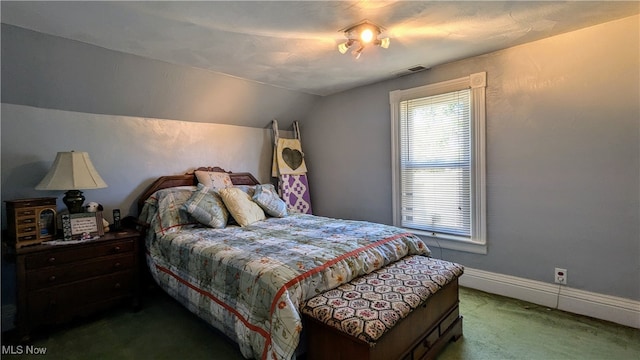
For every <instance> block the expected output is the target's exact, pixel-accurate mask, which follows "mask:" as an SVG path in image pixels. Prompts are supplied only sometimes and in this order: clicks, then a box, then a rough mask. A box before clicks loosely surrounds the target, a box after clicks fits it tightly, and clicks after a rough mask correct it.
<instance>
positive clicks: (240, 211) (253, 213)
mask: <svg viewBox="0 0 640 360" xmlns="http://www.w3.org/2000/svg"><path fill="white" fill-rule="evenodd" d="M219 193H220V197H222V201H224V205H225V206H226V207H227V210H229V213H230V214H231V216H233V218H234V219H235V221H236V222H237V223H238V225H240V226H247V225H250V224H253V223H254V222H256V221H260V220H264V219H266V215H265V214H264V211H262V208H260V206H258V204H256V203H254V202H253V201H251V197H249V195H248V194H247V193H245V192H244V191H242V190H241V189H238V188H236V187H228V188H225V189H221V190H220V192H219Z"/></svg>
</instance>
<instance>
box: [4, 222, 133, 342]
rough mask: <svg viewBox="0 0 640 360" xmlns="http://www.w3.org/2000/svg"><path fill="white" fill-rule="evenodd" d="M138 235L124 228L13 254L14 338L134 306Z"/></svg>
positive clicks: (16, 251)
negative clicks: (126, 303)
mask: <svg viewBox="0 0 640 360" xmlns="http://www.w3.org/2000/svg"><path fill="white" fill-rule="evenodd" d="M139 242H140V232H138V231H136V230H132V229H124V230H121V231H114V232H110V233H107V234H105V235H104V236H102V237H100V239H96V240H90V241H86V242H82V243H76V244H64V245H50V244H47V243H44V244H42V245H36V246H29V247H24V248H20V249H16V250H15V254H16V274H17V292H18V301H17V302H18V304H17V317H16V325H17V330H18V335H19V336H20V337H21V338H22V339H23V340H27V339H28V338H29V335H30V333H31V332H32V331H33V330H35V329H37V328H40V327H42V326H44V325H55V324H60V323H64V322H68V321H70V320H72V319H73V318H75V317H81V316H87V315H89V314H92V313H94V312H97V311H99V310H104V309H107V308H109V307H112V306H114V305H116V304H119V303H121V302H122V301H124V300H127V299H131V300H132V305H133V306H134V307H137V306H138V305H139V299H138V293H139V284H138V278H139V273H140V271H139V265H138V264H139V250H138V248H139Z"/></svg>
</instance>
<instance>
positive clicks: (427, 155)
mask: <svg viewBox="0 0 640 360" xmlns="http://www.w3.org/2000/svg"><path fill="white" fill-rule="evenodd" d="M470 101H471V94H470V90H469V89H464V90H460V91H454V92H449V93H445V94H440V95H435V96H429V97H423V98H419V99H412V100H406V101H402V102H400V121H401V126H400V131H401V144H402V145H401V155H400V163H401V165H400V166H401V187H402V189H401V196H402V199H401V207H402V210H401V211H402V218H401V225H402V226H403V227H408V228H414V229H419V230H425V231H429V232H435V233H443V234H450V235H458V236H464V237H470V236H471V193H470V186H471V180H470V176H471V138H470V136H471V115H470Z"/></svg>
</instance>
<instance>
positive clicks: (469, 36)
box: [1, 1, 640, 95]
mask: <svg viewBox="0 0 640 360" xmlns="http://www.w3.org/2000/svg"><path fill="white" fill-rule="evenodd" d="M639 4H640V3H639V2H636V1H626V2H611V1H606V2H593V1H570V2H556V1H532V2H529V1H526V2H523V1H476V2H455V1H451V2H449V1H349V2H347V1H255V2H254V1H204V2H190V1H189V2H185V1H161V2H147V1H140V2H130V1H127V2H120V1H117V2H116V1H104V2H96V1H70V2H57V1H55V2H49V1H42V2H26V1H19V2H10V1H2V2H1V6H2V12H1V14H2V22H3V23H7V24H11V25H15V26H19V27H23V28H27V29H31V30H35V31H39V32H42V33H46V34H52V35H57V36H60V37H63V38H68V39H73V40H77V41H81V42H85V43H89V44H93V45H97V46H100V47H104V48H107V49H112V50H117V51H122V52H125V53H130V54H135V55H139V56H143V57H148V58H152V59H158V60H162V61H166V62H169V63H173V64H180V65H186V66H191V67H196V68H202V69H208V70H210V71H214V72H217V73H223V74H228V75H231V76H234V77H239V78H244V79H249V80H252V81H256V82H260V83H264V84H270V85H273V86H278V87H283V88H287V89H291V90H295V91H300V92H304V93H309V94H316V95H329V94H333V93H337V92H340V91H343V90H347V89H350V88H353V87H357V86H361V85H365V84H370V83H374V82H377V81H381V80H384V79H388V78H391V77H395V76H400V75H402V74H406V73H407V69H408V68H412V67H415V66H417V65H421V66H424V67H426V68H430V67H433V66H436V65H439V64H443V63H447V62H451V61H455V60H459V59H464V58H467V57H470V56H475V55H480V54H485V53H488V52H492V51H495V50H499V49H504V48H507V47H511V46H514V45H518V44H522V43H526V42H530V41H534V40H538V39H542V38H545V37H549V36H553V35H557V34H561V33H564V32H568V31H573V30H577V29H580V28H584V27H588V26H592V25H596V24H599V23H603V22H607V21H611V20H615V19H619V18H623V17H627V16H632V15H635V14H638V13H639V11H640V10H639V9H640V5H639ZM364 19H367V20H369V21H371V22H374V23H376V24H379V25H381V26H383V27H384V28H385V33H386V35H388V36H389V37H390V38H391V46H390V47H389V48H388V49H382V48H379V47H371V48H367V49H365V51H364V53H363V55H362V56H361V57H360V59H358V60H356V59H355V58H354V57H353V56H351V55H350V54H349V53H347V54H345V55H342V54H340V53H339V52H338V51H337V45H338V44H339V43H341V42H343V41H344V35H343V34H342V33H341V32H340V31H339V30H340V29H343V28H346V27H348V26H349V25H353V24H355V23H358V22H360V21H361V20H364Z"/></svg>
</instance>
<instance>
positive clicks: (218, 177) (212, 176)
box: [196, 170, 233, 190]
mask: <svg viewBox="0 0 640 360" xmlns="http://www.w3.org/2000/svg"><path fill="white" fill-rule="evenodd" d="M196 178H197V179H198V183H200V184H202V185H204V186H206V187H208V188H212V189H214V190H220V189H224V188H228V187H231V186H233V183H232V182H231V177H230V176H229V174H227V173H225V172H217V171H202V170H196Z"/></svg>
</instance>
